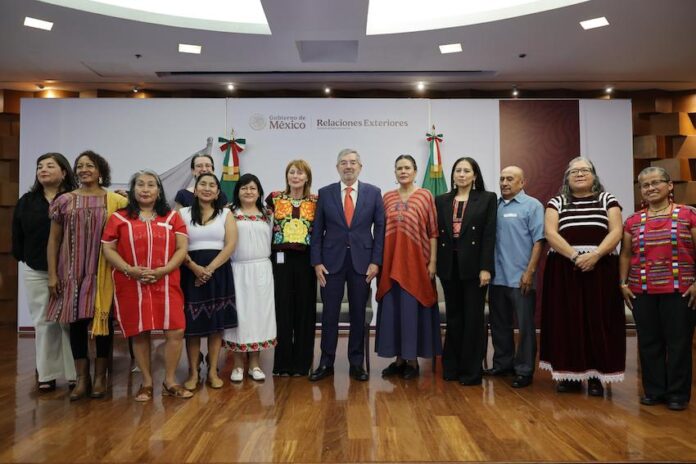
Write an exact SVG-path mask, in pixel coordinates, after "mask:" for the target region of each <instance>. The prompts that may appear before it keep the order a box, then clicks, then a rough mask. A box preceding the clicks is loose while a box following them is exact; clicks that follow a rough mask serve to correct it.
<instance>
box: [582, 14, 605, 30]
mask: <svg viewBox="0 0 696 464" xmlns="http://www.w3.org/2000/svg"><path fill="white" fill-rule="evenodd" d="M580 25H581V26H582V28H583V29H585V30H588V29H596V28H598V27H604V26H608V25H609V21H607V18H605V17H604V16H602V17H601V18H594V19H588V20H585V21H580Z"/></svg>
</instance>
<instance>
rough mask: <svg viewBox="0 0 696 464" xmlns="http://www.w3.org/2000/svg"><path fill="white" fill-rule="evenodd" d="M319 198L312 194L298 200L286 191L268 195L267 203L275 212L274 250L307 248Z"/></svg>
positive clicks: (301, 249)
mask: <svg viewBox="0 0 696 464" xmlns="http://www.w3.org/2000/svg"><path fill="white" fill-rule="evenodd" d="M318 198H319V197H317V196H316V195H313V194H310V195H309V196H308V197H305V198H301V199H299V200H296V199H294V198H292V197H291V196H290V195H287V194H286V193H285V192H272V193H271V194H270V195H268V197H267V198H266V204H267V205H268V208H269V209H270V210H271V211H272V212H273V249H274V250H297V251H305V250H307V247H309V245H310V243H309V242H310V237H311V235H312V226H313V224H314V213H315V211H316V209H317V200H318Z"/></svg>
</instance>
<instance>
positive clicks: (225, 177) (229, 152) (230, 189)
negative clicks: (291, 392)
mask: <svg viewBox="0 0 696 464" xmlns="http://www.w3.org/2000/svg"><path fill="white" fill-rule="evenodd" d="M218 142H220V143H222V145H220V151H224V152H225V159H224V161H223V162H222V175H221V176H220V187H222V191H223V192H225V195H227V201H229V202H233V201H234V186H235V185H237V181H238V180H239V154H240V153H241V152H243V151H244V146H245V145H246V139H236V138H234V131H232V135H231V136H230V138H229V140H228V139H226V138H224V137H218Z"/></svg>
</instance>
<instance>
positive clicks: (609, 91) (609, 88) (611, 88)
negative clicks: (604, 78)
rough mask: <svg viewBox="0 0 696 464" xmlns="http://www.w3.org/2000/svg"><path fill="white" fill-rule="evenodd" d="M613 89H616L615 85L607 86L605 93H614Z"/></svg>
mask: <svg viewBox="0 0 696 464" xmlns="http://www.w3.org/2000/svg"><path fill="white" fill-rule="evenodd" d="M613 91H614V87H606V88H605V89H604V92H605V93H612V92H613Z"/></svg>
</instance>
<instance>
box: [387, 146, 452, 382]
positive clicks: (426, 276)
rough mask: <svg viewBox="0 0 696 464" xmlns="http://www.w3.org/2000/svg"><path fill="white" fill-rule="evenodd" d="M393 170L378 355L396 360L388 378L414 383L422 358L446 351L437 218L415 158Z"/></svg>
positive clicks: (402, 160) (407, 157)
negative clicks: (419, 182) (418, 175)
mask: <svg viewBox="0 0 696 464" xmlns="http://www.w3.org/2000/svg"><path fill="white" fill-rule="evenodd" d="M394 172H395V174H396V180H397V182H398V183H399V188H398V189H396V190H392V191H390V192H387V193H386V194H385V195H384V210H385V214H386V216H387V218H386V219H387V221H386V231H385V238H384V261H383V267H382V272H381V274H380V277H379V283H378V286H377V301H378V302H379V306H378V309H377V339H376V342H375V351H377V354H378V355H379V356H380V357H385V358H391V357H394V356H396V361H394V362H392V363H391V364H390V365H389V366H388V367H387V368H386V369H384V370H383V371H382V376H383V377H389V376H395V375H400V376H401V377H403V378H404V379H411V378H414V377H417V376H418V374H419V369H418V357H422V358H431V357H433V356H435V355H438V354H440V353H441V352H442V342H441V340H440V313H439V311H438V306H437V291H436V289H435V281H434V278H435V270H436V266H435V260H436V247H437V236H438V230H437V217H436V213H435V201H434V200H433V196H432V194H431V193H430V192H429V191H428V190H426V189H423V188H418V187H416V185H415V184H414V181H415V178H416V173H417V167H416V161H415V160H414V159H413V157H412V156H410V155H401V156H399V157H398V158H396V162H395V170H394Z"/></svg>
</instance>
